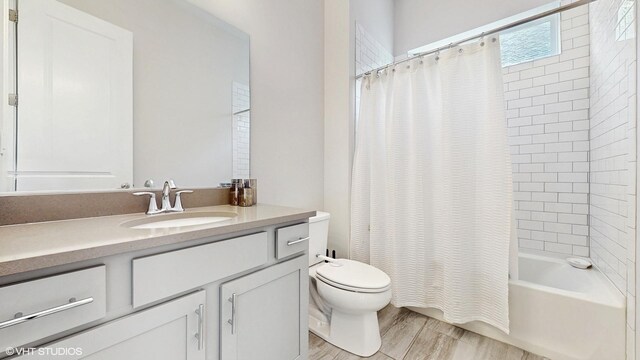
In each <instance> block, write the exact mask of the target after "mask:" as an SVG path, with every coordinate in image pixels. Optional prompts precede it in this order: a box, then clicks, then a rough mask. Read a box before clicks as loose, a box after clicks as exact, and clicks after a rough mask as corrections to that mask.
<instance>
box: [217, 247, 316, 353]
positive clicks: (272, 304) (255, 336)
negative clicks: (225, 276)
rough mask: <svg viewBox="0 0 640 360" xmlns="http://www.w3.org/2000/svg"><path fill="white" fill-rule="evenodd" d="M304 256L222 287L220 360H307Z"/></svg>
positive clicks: (306, 263)
mask: <svg viewBox="0 0 640 360" xmlns="http://www.w3.org/2000/svg"><path fill="white" fill-rule="evenodd" d="M307 265H308V260H307V257H306V256H299V257H297V258H295V259H292V260H289V261H285V262H283V263H280V264H278V265H275V266H272V267H269V268H266V269H264V270H260V271H257V272H255V273H252V274H250V275H246V276H243V277H241V278H239V279H236V280H233V281H229V282H227V283H224V284H222V286H221V287H220V295H221V296H220V297H221V304H220V314H221V317H220V333H221V334H220V335H221V336H220V339H221V343H220V349H221V357H220V359H221V360H255V359H273V360H294V359H306V358H307V342H308V332H307V331H306V329H307V321H308V316H307V303H306V302H307V297H306V295H307V292H308V291H307V289H308V282H309V274H308V270H307Z"/></svg>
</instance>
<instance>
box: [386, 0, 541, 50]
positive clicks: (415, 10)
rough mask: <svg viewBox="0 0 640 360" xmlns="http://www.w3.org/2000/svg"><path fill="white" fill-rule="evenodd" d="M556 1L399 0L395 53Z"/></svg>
mask: <svg viewBox="0 0 640 360" xmlns="http://www.w3.org/2000/svg"><path fill="white" fill-rule="evenodd" d="M550 2H552V0H482V1H469V0H447V1H442V0H395V4H396V6H395V21H394V27H395V31H394V41H393V45H394V46H393V47H394V50H393V54H394V55H395V56H400V55H406V53H407V51H409V50H411V49H415V48H417V47H420V46H423V45H427V44H430V43H432V42H435V41H438V40H442V39H446V38H448V37H450V36H453V35H456V34H459V33H461V32H464V31H468V30H472V29H475V28H477V27H479V26H482V25H486V24H489V23H492V22H494V21H497V20H500V19H503V18H506V17H509V16H512V15H515V14H518V13H521V12H523V11H527V10H530V9H533V8H535V7H538V6H541V5H544V4H547V3H550Z"/></svg>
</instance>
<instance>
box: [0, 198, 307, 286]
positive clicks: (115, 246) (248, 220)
mask: <svg viewBox="0 0 640 360" xmlns="http://www.w3.org/2000/svg"><path fill="white" fill-rule="evenodd" d="M211 211H220V212H234V213H237V214H238V215H237V216H235V217H232V218H231V219H229V220H226V221H223V222H218V223H212V224H204V225H192V226H185V227H176V228H161V229H131V228H128V227H126V226H122V224H123V223H126V222H129V221H132V220H137V219H148V218H151V217H153V218H158V219H160V217H162V216H165V215H164V214H162V215H152V216H147V215H145V214H127V215H114V216H102V217H95V218H84V219H72V220H61V221H50V222H40V223H31V224H21V225H6V226H0V276H5V275H11V274H16V273H21V272H26V271H31V270H37V269H43V268H47V267H51V266H57V265H63V264H69V263H73V262H77V261H83V260H89V259H95V258H100V257H105V256H109V255H115V254H121V253H126V252H130V251H136V250H142V249H148V248H152V247H156V246H162V245H168V244H176V243H181V242H185V241H190V240H195V239H201V238H205V237H209V236H216V235H223V234H227V233H233V232H237V231H243V230H248V229H251V228H257V227H263V226H269V225H274V224H278V223H283V222H288V221H297V220H306V219H307V218H309V217H311V216H314V215H315V211H308V210H301V209H295V208H289V207H282V206H273V205H263V204H258V205H254V206H252V207H246V208H243V207H238V206H230V205H218V206H207V207H200V208H192V209H187V210H186V212H187V213H192V212H211Z"/></svg>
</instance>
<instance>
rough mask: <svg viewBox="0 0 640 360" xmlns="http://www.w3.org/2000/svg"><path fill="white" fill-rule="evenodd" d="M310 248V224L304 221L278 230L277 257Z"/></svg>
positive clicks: (280, 257) (283, 256)
mask: <svg viewBox="0 0 640 360" xmlns="http://www.w3.org/2000/svg"><path fill="white" fill-rule="evenodd" d="M308 248H309V224H308V223H303V224H298V225H293V226H287V227H283V228H279V229H277V230H276V258H278V259H282V258H285V257H287V256H291V255H293V254H297V253H301V252H303V251H305V250H306V249H308Z"/></svg>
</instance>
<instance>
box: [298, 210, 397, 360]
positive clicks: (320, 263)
mask: <svg viewBox="0 0 640 360" xmlns="http://www.w3.org/2000/svg"><path fill="white" fill-rule="evenodd" d="M329 218H330V215H329V214H328V213H325V212H320V211H318V212H317V215H316V216H314V217H312V218H310V219H309V236H310V241H309V330H311V332H313V333H314V334H316V335H318V336H319V337H321V338H322V339H324V340H326V341H328V342H330V343H331V344H333V345H335V346H338V347H340V348H342V349H344V350H346V351H348V352H350V353H353V354H356V355H358V356H364V357H367V356H371V355H373V354H375V353H376V352H377V351H378V350H379V349H380V345H381V343H382V342H381V339H380V328H379V326H378V315H377V311H378V310H380V309H382V308H384V307H385V306H387V304H389V301H390V300H391V279H390V278H389V276H388V275H387V274H385V273H384V272H383V271H382V270H380V269H377V268H375V267H373V266H371V265H368V264H365V263H361V262H358V261H354V260H348V259H336V260H333V259H332V260H329V262H325V259H322V258H319V257H317V256H316V255H325V251H326V249H327V236H328V232H329Z"/></svg>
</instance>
